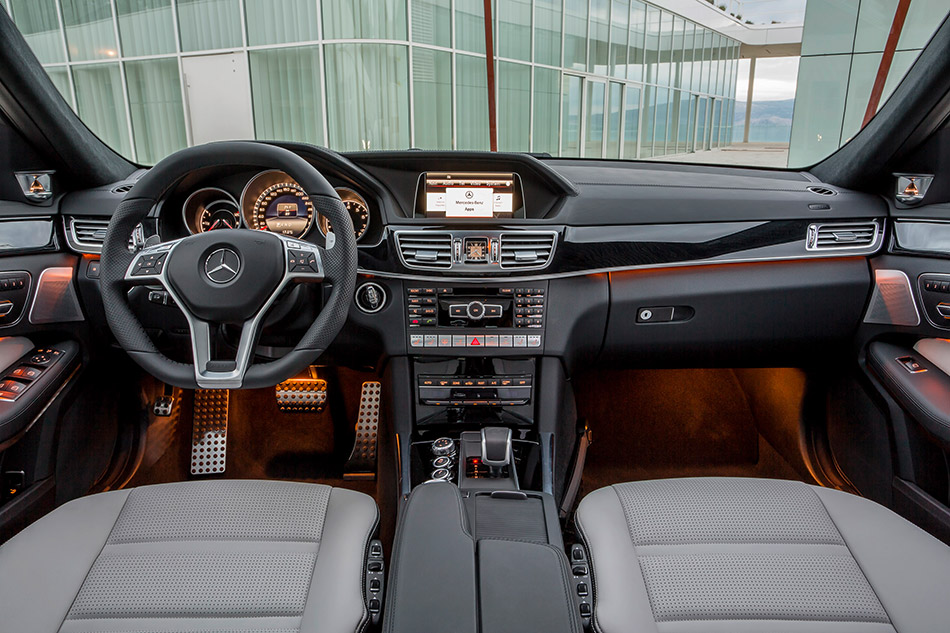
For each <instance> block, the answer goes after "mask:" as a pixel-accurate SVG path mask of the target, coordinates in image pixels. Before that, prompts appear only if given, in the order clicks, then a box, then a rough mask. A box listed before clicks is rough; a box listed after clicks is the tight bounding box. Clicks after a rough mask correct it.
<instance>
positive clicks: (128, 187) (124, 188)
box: [112, 182, 133, 194]
mask: <svg viewBox="0 0 950 633" xmlns="http://www.w3.org/2000/svg"><path fill="white" fill-rule="evenodd" d="M132 185H133V183H131V182H127V183H125V184H122V185H118V186H116V187H113V188H112V193H122V194H125V193H128V192H130V191H132Z"/></svg>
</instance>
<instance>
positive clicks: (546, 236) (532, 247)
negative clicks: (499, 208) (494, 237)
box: [499, 231, 557, 269]
mask: <svg viewBox="0 0 950 633" xmlns="http://www.w3.org/2000/svg"><path fill="white" fill-rule="evenodd" d="M556 244H557V233H555V232H553V231H544V232H540V231H538V232H535V231H519V232H517V233H502V234H501V236H500V246H499V264H500V265H501V267H502V268H505V269H526V268H544V267H545V266H547V265H548V264H550V263H551V258H552V257H553V256H554V247H555V246H556Z"/></svg>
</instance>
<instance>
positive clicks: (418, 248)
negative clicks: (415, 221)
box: [396, 231, 452, 269]
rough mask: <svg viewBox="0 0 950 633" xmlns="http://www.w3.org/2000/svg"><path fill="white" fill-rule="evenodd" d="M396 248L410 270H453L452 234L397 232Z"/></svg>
mask: <svg viewBox="0 0 950 633" xmlns="http://www.w3.org/2000/svg"><path fill="white" fill-rule="evenodd" d="M396 248H397V249H398V250H399V256H400V257H401V258H402V261H403V263H404V264H405V265H406V266H407V267H408V268H423V269H431V268H442V269H445V268H451V267H452V234H451V233H437V232H435V231H396Z"/></svg>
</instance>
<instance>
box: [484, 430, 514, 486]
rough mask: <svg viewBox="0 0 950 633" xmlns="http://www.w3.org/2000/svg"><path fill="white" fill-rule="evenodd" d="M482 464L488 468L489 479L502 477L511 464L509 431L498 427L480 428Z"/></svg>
mask: <svg viewBox="0 0 950 633" xmlns="http://www.w3.org/2000/svg"><path fill="white" fill-rule="evenodd" d="M482 464H484V465H485V466H488V473H489V477H495V478H497V477H502V476H503V472H504V468H505V466H509V465H510V464H511V429H509V428H505V427H500V426H486V427H483V428H482Z"/></svg>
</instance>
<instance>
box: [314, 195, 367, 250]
mask: <svg viewBox="0 0 950 633" xmlns="http://www.w3.org/2000/svg"><path fill="white" fill-rule="evenodd" d="M336 192H337V193H338V194H339V195H340V199H341V200H343V206H344V207H346V210H347V211H349V212H350V219H351V220H352V221H353V234H354V235H355V237H356V239H357V241H359V239H360V238H362V237H363V236H364V235H365V234H366V229H368V228H369V206H367V204H366V201H365V200H363V198H362V197H361V196H360V195H359V194H358V193H356V192H355V191H353V190H352V189H347V188H346V187H337V190H336ZM318 226H319V227H320V232H321V233H323V234H324V235H326V234H327V233H330V232H332V231H333V227H332V226H331V225H330V221H329V220H328V219H326V218H325V217H324V216H322V215H321V216H320V221H319V224H318Z"/></svg>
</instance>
